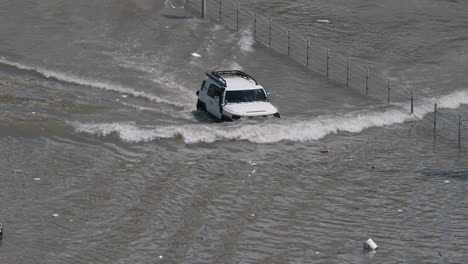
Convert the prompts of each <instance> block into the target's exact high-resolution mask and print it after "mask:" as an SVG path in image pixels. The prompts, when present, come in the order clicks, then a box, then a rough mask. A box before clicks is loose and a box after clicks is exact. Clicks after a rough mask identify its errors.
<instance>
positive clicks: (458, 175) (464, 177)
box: [423, 171, 468, 181]
mask: <svg viewBox="0 0 468 264" xmlns="http://www.w3.org/2000/svg"><path fill="white" fill-rule="evenodd" d="M423 175H424V176H430V177H442V178H447V179H451V180H459V181H468V171H436V172H425V173H423Z"/></svg>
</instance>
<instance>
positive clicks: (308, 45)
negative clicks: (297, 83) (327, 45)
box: [306, 40, 310, 69]
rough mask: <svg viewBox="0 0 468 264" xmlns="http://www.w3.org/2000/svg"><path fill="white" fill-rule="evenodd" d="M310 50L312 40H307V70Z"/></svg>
mask: <svg viewBox="0 0 468 264" xmlns="http://www.w3.org/2000/svg"><path fill="white" fill-rule="evenodd" d="M309 49H310V40H307V62H306V64H307V69H308V68H309Z"/></svg>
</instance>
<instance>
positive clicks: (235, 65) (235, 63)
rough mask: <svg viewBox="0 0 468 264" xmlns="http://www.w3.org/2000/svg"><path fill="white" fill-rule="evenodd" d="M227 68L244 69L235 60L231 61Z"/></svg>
mask: <svg viewBox="0 0 468 264" xmlns="http://www.w3.org/2000/svg"><path fill="white" fill-rule="evenodd" d="M229 69H230V70H239V71H242V70H244V68H243V67H242V66H240V65H239V63H237V62H236V61H233V62H231V64H230V65H229Z"/></svg>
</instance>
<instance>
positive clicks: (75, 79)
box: [0, 57, 186, 108]
mask: <svg viewBox="0 0 468 264" xmlns="http://www.w3.org/2000/svg"><path fill="white" fill-rule="evenodd" d="M0 63H2V64H4V65H8V66H11V67H15V68H17V69H19V70H26V71H30V72H35V73H38V74H40V75H42V76H44V77H46V78H49V79H51V78H53V79H56V80H58V81H63V82H68V83H74V84H78V85H83V86H89V87H94V88H99V89H104V90H108V91H114V92H118V93H122V94H129V95H131V96H134V97H140V98H144V99H147V100H150V101H152V102H156V103H164V104H169V105H173V106H176V107H180V108H183V107H185V106H186V105H184V104H179V103H176V102H173V101H170V100H167V99H164V98H161V97H159V96H156V95H153V94H150V93H147V92H141V91H137V90H135V89H133V88H129V87H125V86H122V85H118V84H112V83H109V82H106V81H99V80H90V79H85V78H82V77H79V76H77V75H73V74H68V73H62V72H58V71H53V70H48V69H43V68H39V67H33V66H28V65H24V64H21V63H17V62H12V61H9V60H7V59H5V58H3V57H0Z"/></svg>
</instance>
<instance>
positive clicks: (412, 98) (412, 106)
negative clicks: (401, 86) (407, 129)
mask: <svg viewBox="0 0 468 264" xmlns="http://www.w3.org/2000/svg"><path fill="white" fill-rule="evenodd" d="M413 113H414V97H413V91H411V114H413Z"/></svg>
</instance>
